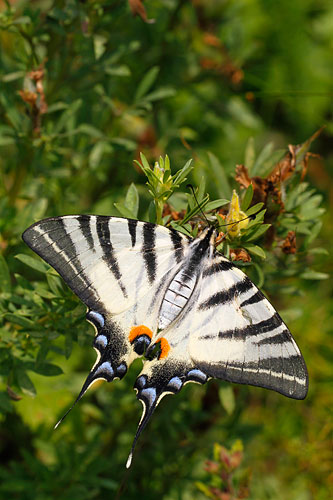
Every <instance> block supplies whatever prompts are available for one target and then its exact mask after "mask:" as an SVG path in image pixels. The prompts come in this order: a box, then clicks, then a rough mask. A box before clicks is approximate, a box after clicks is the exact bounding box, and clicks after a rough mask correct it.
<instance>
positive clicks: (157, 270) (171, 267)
mask: <svg viewBox="0 0 333 500" xmlns="http://www.w3.org/2000/svg"><path fill="white" fill-rule="evenodd" d="M216 237H217V233H216V230H215V229H214V228H213V227H208V228H206V229H205V230H203V231H202V232H201V234H200V235H199V236H198V237H197V238H191V237H188V236H186V235H184V234H182V233H180V232H178V231H176V230H174V229H169V228H166V227H163V226H159V225H156V224H152V223H149V222H141V221H137V220H131V219H125V218H118V217H106V216H94V215H77V216H63V217H54V218H49V219H45V220H42V221H40V222H37V223H35V224H33V225H32V226H31V227H29V228H28V229H27V230H26V231H25V232H24V233H23V240H24V241H25V243H27V245H28V246H29V247H30V248H31V249H32V250H33V251H34V252H36V253H37V254H38V255H40V256H41V257H42V258H43V259H44V260H45V261H46V262H47V263H49V264H50V265H51V266H52V267H53V268H54V269H56V271H58V273H59V274H60V275H61V276H62V278H63V279H64V281H65V282H66V283H67V285H68V286H69V287H70V288H71V289H72V290H73V292H74V293H75V294H76V295H77V296H78V297H79V298H80V299H81V300H82V301H83V302H84V303H85V304H86V306H87V307H88V312H87V315H86V318H87V320H88V321H89V322H90V323H92V325H93V326H94V327H95V330H96V335H95V338H94V344H93V346H94V348H95V350H96V351H97V360H96V362H95V364H94V366H93V367H92V369H91V371H90V373H89V375H88V377H87V379H86V381H85V382H84V384H83V387H82V389H81V392H80V393H79V395H78V397H77V399H76V401H75V403H74V404H76V402H77V401H78V400H79V399H81V397H82V396H83V394H84V393H85V392H86V391H87V389H88V388H89V387H90V386H91V384H93V383H94V382H95V381H96V380H100V379H103V380H106V381H108V382H111V381H112V380H114V379H117V378H118V379H121V378H122V377H124V375H125V374H126V372H127V371H128V368H129V366H130V364H131V363H132V362H133V360H134V359H135V358H137V357H140V356H143V355H144V358H145V360H144V364H143V368H142V371H141V373H140V374H139V376H138V377H137V379H136V382H135V385H134V389H135V390H136V392H137V398H138V399H139V400H140V401H141V402H142V404H143V413H142V417H141V420H140V422H139V425H138V429H137V432H136V435H135V438H134V441H133V446H132V449H131V452H130V454H129V457H128V461H127V464H126V466H127V467H129V466H130V465H131V461H132V455H133V450H134V447H135V444H136V441H137V439H138V437H139V435H140V433H141V432H142V430H143V429H144V427H145V426H146V424H147V422H148V421H149V419H150V418H151V416H152V414H153V412H154V410H155V409H156V407H157V405H158V404H159V402H160V401H161V399H162V398H163V397H164V396H165V395H166V394H176V393H178V392H179V391H180V390H181V389H182V387H183V386H184V385H185V384H187V383H188V382H196V383H199V384H204V383H206V382H207V381H208V380H209V379H211V378H218V379H222V380H227V381H230V382H236V383H240V384H250V385H255V386H260V387H265V388H268V389H273V390H274V391H277V392H279V393H281V394H283V395H285V396H288V397H290V398H294V399H304V398H305V396H306V394H307V390H308V375H307V369H306V366H305V362H304V360H303V357H302V355H301V353H300V350H299V348H298V346H297V344H296V342H295V341H294V339H293V337H292V336H291V333H290V332H289V330H288V328H287V326H286V325H285V324H284V323H283V321H282V319H281V317H280V316H279V314H278V313H277V312H276V311H275V309H274V308H273V306H272V305H271V304H270V302H269V301H268V300H267V299H266V298H265V296H264V295H263V294H262V292H261V291H260V290H258V288H257V287H256V286H255V285H254V284H253V283H252V281H251V280H250V279H249V278H248V277H247V276H246V275H245V274H244V273H243V272H242V271H240V270H239V269H238V268H237V267H236V266H234V264H233V263H232V262H230V261H229V260H228V259H226V258H225V257H224V256H223V255H222V254H220V253H219V252H218V251H216V249H215V240H216ZM73 406H74V405H73ZM69 411H70V410H69ZM67 413H68V412H67ZM67 413H66V415H67ZM66 415H65V416H66ZM63 418H64V417H63ZM62 420H63V419H61V420H60V422H61V421H62ZM60 422H59V423H60ZM57 425H58V424H57Z"/></svg>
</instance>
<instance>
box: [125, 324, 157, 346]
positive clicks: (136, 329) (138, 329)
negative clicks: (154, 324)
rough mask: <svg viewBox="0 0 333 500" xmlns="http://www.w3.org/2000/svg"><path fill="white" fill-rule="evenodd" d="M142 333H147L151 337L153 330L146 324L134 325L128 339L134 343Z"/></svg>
mask: <svg viewBox="0 0 333 500" xmlns="http://www.w3.org/2000/svg"><path fill="white" fill-rule="evenodd" d="M140 335H147V336H148V337H149V338H150V339H151V338H152V336H153V332H152V331H151V330H150V328H148V326H145V325H139V326H132V328H131V331H130V334H129V336H128V340H129V341H130V342H131V343H132V342H133V341H134V340H135V339H136V338H137V337H139V336H140Z"/></svg>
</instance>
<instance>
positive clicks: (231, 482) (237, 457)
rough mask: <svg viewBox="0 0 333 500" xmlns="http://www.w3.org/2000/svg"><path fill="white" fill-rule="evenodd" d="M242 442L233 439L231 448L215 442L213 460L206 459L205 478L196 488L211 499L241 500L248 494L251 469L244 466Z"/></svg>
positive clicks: (247, 496)
mask: <svg viewBox="0 0 333 500" xmlns="http://www.w3.org/2000/svg"><path fill="white" fill-rule="evenodd" d="M243 458H244V457H243V444H242V442H241V441H240V440H237V441H235V443H234V444H233V445H232V447H231V449H230V450H228V449H227V448H225V447H224V446H221V445H220V444H217V443H215V445H214V451H213V460H207V461H206V464H205V471H206V472H207V476H208V477H207V480H206V481H205V482H203V481H200V482H199V481H198V482H197V483H196V486H197V488H198V489H199V490H200V491H201V492H202V493H203V494H204V495H205V497H206V498H209V499H211V500H241V499H243V498H249V496H250V479H251V471H250V470H249V469H248V468H244V466H243V464H242V462H243Z"/></svg>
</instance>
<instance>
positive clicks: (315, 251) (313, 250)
mask: <svg viewBox="0 0 333 500" xmlns="http://www.w3.org/2000/svg"><path fill="white" fill-rule="evenodd" d="M308 253H309V254H311V255H329V252H328V251H327V250H326V248H310V250H309V251H308Z"/></svg>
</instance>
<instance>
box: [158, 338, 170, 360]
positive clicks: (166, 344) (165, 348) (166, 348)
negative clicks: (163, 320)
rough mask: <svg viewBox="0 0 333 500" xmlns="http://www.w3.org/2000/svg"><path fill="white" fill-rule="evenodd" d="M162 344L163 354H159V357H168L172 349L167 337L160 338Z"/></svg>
mask: <svg viewBox="0 0 333 500" xmlns="http://www.w3.org/2000/svg"><path fill="white" fill-rule="evenodd" d="M160 345H161V354H160V355H159V358H158V359H162V358H166V357H167V355H168V354H169V351H170V344H169V342H168V341H167V339H165V338H164V337H162V338H161V339H160Z"/></svg>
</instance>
